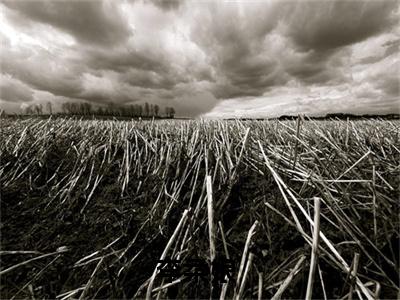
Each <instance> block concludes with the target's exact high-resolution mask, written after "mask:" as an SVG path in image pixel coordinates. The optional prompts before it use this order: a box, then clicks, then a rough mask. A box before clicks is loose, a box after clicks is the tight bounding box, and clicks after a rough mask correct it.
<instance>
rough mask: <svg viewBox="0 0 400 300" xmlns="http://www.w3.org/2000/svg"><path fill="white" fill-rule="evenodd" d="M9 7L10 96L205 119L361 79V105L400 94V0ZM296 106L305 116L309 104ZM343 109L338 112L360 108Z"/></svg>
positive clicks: (5, 45)
mask: <svg viewBox="0 0 400 300" xmlns="http://www.w3.org/2000/svg"><path fill="white" fill-rule="evenodd" d="M3 3H4V4H5V5H6V7H4V6H3V7H1V6H2V4H0V8H4V10H3V9H2V10H3V11H4V17H2V16H3V15H2V14H1V12H0V25H1V22H4V20H5V22H6V24H5V25H7V26H9V27H13V29H14V30H11V31H10V32H8V34H7V35H4V34H3V33H7V30H10V29H7V28H6V29H4V30H2V29H1V28H0V39H1V43H2V52H1V58H2V59H1V71H2V72H3V73H4V74H5V75H4V76H6V78H8V79H7V80H8V81H6V82H5V83H3V84H2V85H1V92H2V100H3V101H4V100H5V101H9V102H11V101H13V102H18V103H20V102H28V101H32V99H33V98H35V100H37V99H36V98H37V97H38V95H42V94H40V93H42V91H44V92H48V93H49V94H48V95H50V96H49V97H51V96H52V95H54V96H57V97H54V98H56V99H63V100H62V101H64V100H65V101H68V99H70V100H71V101H79V100H84V101H90V102H93V103H108V102H115V103H134V102H139V103H142V102H145V101H147V102H149V103H153V104H159V105H160V106H161V107H162V106H163V105H164V106H170V105H173V106H175V108H176V110H177V111H178V112H180V113H182V114H185V115H192V116H193V115H198V114H203V113H207V112H209V111H210V110H212V109H214V108H215V106H216V105H217V104H218V103H220V102H224V100H227V99H232V98H235V99H234V101H236V100H237V101H238V102H231V103H240V101H242V102H250V101H251V100H254V99H260V101H261V102H262V99H266V100H265V101H264V102H265V105H268V104H269V102H268V101H269V100H268V95H271V94H273V95H275V94H274V91H283V92H282V94H281V97H282V99H299V97H300V98H302V97H305V96H304V95H306V93H307V91H311V90H312V89H325V90H323V92H332V94H334V95H333V96H334V97H336V98H338V97H339V96H340V95H342V94H343V93H344V92H345V91H346V89H347V90H348V86H354V87H355V88H358V90H360V91H361V90H362V93H361V92H355V93H354V97H355V98H354V99H352V100H351V101H354V102H355V103H356V102H357V101H359V99H358V98H357V97H359V98H363V99H367V98H368V99H369V98H371V99H372V100H371V101H369V102H368V101H366V102H362V103H365V105H370V106H371V107H372V106H373V104H372V103H374V102H373V101H376V102H379V101H384V100H379V99H393V98H394V97H398V93H399V88H398V84H397V83H398V80H397V78H398V77H397V76H398V73H397V72H396V71H395V70H392V69H390V68H389V67H387V65H389V64H390V63H392V61H393V62H394V61H396V60H397V61H398V51H399V44H400V42H399V39H398V32H397V33H396V32H395V28H396V27H395V25H396V22H397V19H398V15H399V9H398V5H397V2H396V1H391V0H388V1H359V0H356V1H347V0H345V1H341V0H340V1H324V2H317V1H298V2H296V1H271V2H268V1H255V2H253V1H252V2H250V3H246V2H240V1H239V2H209V1H205V2H203V1H175V0H173V1H161V0H153V1H141V0H135V1H59V0H57V1H13V2H11V1H6V2H3ZM65 33H67V34H68V35H70V36H72V37H73V38H74V39H73V40H72V39H71V38H70V37H69V36H68V35H66V34H65ZM375 38H380V39H379V40H378V41H375V42H371V40H373V39H375ZM374 43H375V44H374ZM360 44H362V46H360V47H358V46H357V45H360ZM357 47H358V48H357ZM379 47H380V48H379ZM378 48H379V51H377V50H376V49H378ZM360 49H361V50H360ZM362 49H364V50H362ZM365 49H367V50H365ZM368 49H372V50H371V51H369V50H368ZM360 53H361V54H360ZM388 60H390V61H388ZM382 65H384V67H382ZM353 73H354V74H353ZM353 75H355V76H354V78H356V79H354V78H353ZM4 76H3V77H4ZM10 78H11V79H10ZM357 78H360V79H357ZM363 84H365V85H366V87H368V88H365V89H363V88H360V86H362V85H363ZM13 90H15V92H13ZM38 91H39V93H38ZM302 93H303V94H302ZM293 95H300V96H293ZM338 95H339V96H338ZM274 97H275V96H274ZM276 97H277V96H276ZM229 101H233V100H229ZM274 101H277V100H274ZM286 101H287V103H286V104H284V105H283V106H281V107H284V108H285V109H289V108H288V107H290V105H294V106H296V105H297V106H298V107H297V108H296V107H293V108H292V109H291V111H293V112H298V111H300V109H301V107H305V104H304V103H305V102H304V101H303V102H301V101H300V102H299V101H297V102H296V101H294V100H293V101H292V100H286ZM291 101H292V102H291ZM385 101H386V100H385ZM388 101H389V100H388ZM390 101H392V100H390ZM307 103H308V102H307ZM317 103H318V101H317V100H313V101H312V102H310V105H315V107H319V106H321V107H322V106H324V105H325V106H326V105H328V106H326V107H325V106H324V108H323V109H322V108H321V107H320V108H319V109H320V110H323V111H324V112H325V111H329V109H331V108H330V106H329V101H325V102H320V103H321V104H318V105H317ZM390 103H391V104H387V105H388V106H390V105H393V102H390ZM342 104H343V106H341V107H336V108H335V109H342V108H343V107H345V105H349V106H351V104H346V103H345V102H343V103H342ZM274 105H275V106H276V107H280V106H279V105H277V104H276V103H275V104H274ZM385 105H386V104H385ZM383 106H384V104H383V103H382V107H383ZM374 107H375V106H374ZM217 108H218V107H217ZM233 110H234V109H233ZM246 110H247V111H248V110H251V108H246Z"/></svg>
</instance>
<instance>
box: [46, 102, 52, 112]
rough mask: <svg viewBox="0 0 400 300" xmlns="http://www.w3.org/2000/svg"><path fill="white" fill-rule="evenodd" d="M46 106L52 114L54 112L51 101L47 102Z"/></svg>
mask: <svg viewBox="0 0 400 300" xmlns="http://www.w3.org/2000/svg"><path fill="white" fill-rule="evenodd" d="M46 108H47V112H48V113H49V114H50V115H52V114H53V108H52V105H51V102H47V103H46Z"/></svg>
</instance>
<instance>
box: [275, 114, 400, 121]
mask: <svg viewBox="0 0 400 300" xmlns="http://www.w3.org/2000/svg"><path fill="white" fill-rule="evenodd" d="M297 117H298V116H293V115H290V116H287V115H283V116H280V117H279V118H278V119H279V120H295V119H297ZM309 118H310V119H313V120H326V119H340V120H347V119H349V120H357V119H378V118H383V119H399V118H400V115H399V114H386V115H373V114H363V115H354V114H349V113H330V114H327V115H325V116H320V117H309Z"/></svg>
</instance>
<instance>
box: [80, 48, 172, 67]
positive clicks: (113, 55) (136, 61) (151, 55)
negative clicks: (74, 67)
mask: <svg viewBox="0 0 400 300" xmlns="http://www.w3.org/2000/svg"><path fill="white" fill-rule="evenodd" d="M83 58H84V59H85V60H86V62H87V64H88V66H89V67H91V68H93V69H99V70H114V71H117V72H124V71H127V70H129V69H131V68H135V69H139V70H149V71H165V70H166V68H167V66H166V61H165V60H164V59H163V58H162V54H161V55H160V53H156V52H155V51H152V50H151V49H149V51H138V50H136V49H131V48H127V47H124V48H122V49H115V50H114V51H108V50H103V49H88V50H87V51H85V52H84V53H83Z"/></svg>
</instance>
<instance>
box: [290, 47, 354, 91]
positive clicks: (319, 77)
mask: <svg viewBox="0 0 400 300" xmlns="http://www.w3.org/2000/svg"><path fill="white" fill-rule="evenodd" d="M347 57H348V51H342V52H339V51H337V50H336V51H332V50H331V51H324V52H315V51H313V50H312V51H309V52H308V53H300V56H297V57H296V56H294V57H293V58H288V59H287V60H284V61H283V62H282V63H283V65H284V68H285V70H286V72H287V73H288V74H289V75H291V76H292V77H294V78H296V79H297V80H299V81H300V82H302V83H304V84H308V85H310V84H325V85H331V84H339V83H342V82H345V81H346V80H347V78H346V76H345V75H344V74H343V71H342V69H343V67H344V66H345V65H346V62H347Z"/></svg>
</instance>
